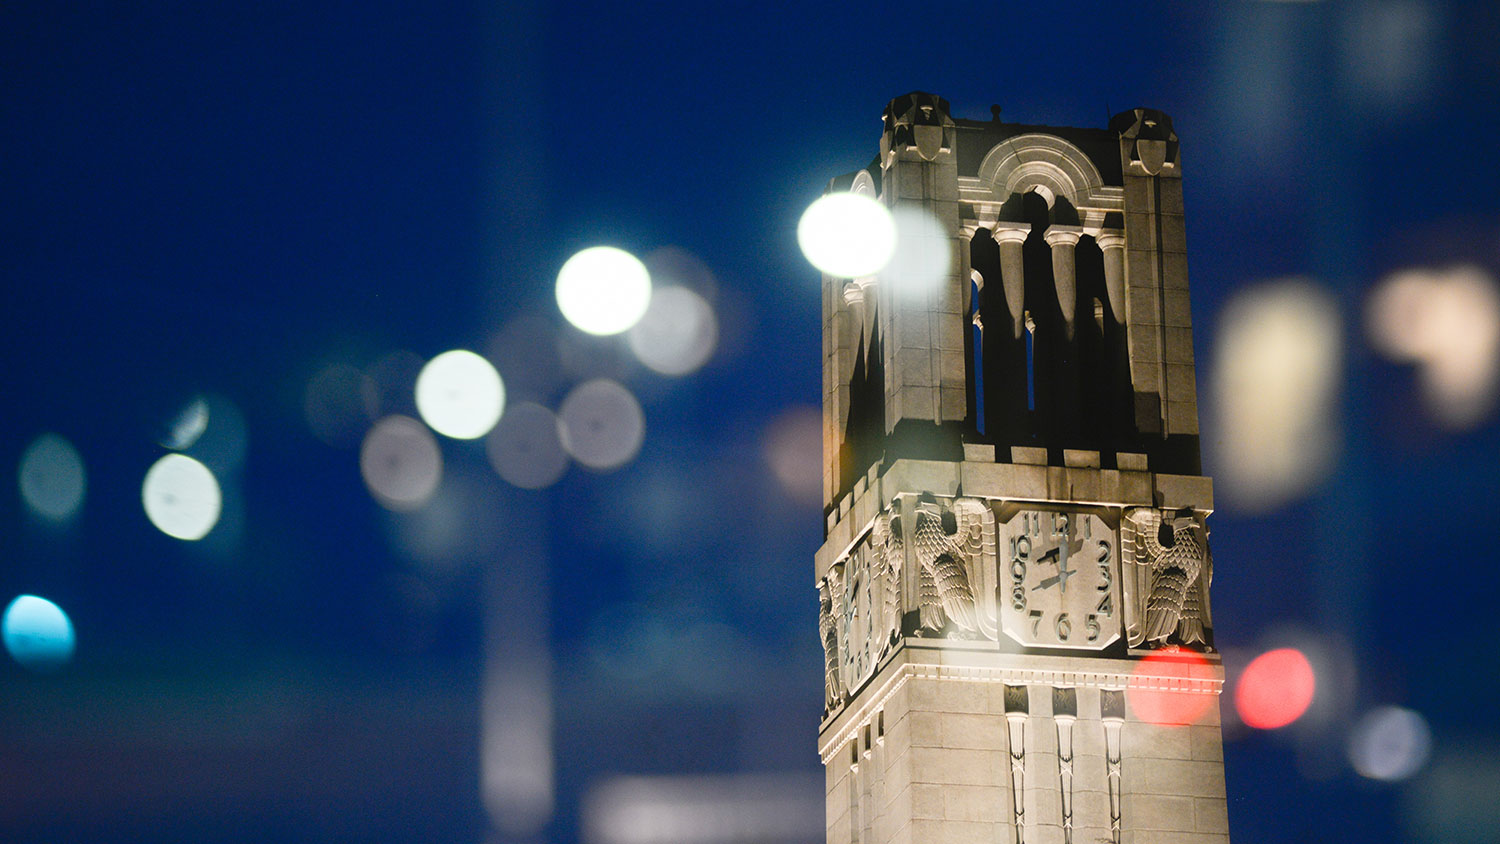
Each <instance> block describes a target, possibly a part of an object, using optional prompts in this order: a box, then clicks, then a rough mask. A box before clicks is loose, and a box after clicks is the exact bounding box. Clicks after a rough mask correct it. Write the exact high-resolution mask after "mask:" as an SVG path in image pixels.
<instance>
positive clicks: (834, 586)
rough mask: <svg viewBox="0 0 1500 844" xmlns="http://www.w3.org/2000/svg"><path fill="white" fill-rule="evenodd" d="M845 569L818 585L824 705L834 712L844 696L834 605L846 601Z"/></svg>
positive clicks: (832, 573) (838, 568)
mask: <svg viewBox="0 0 1500 844" xmlns="http://www.w3.org/2000/svg"><path fill="white" fill-rule="evenodd" d="M842 586H843V568H842V566H835V567H834V569H833V570H832V571H830V572H829V573H828V576H827V577H825V578H823V579H822V580H821V581H819V582H818V632H819V633H820V634H821V635H822V637H823V666H824V673H823V705H824V707H825V708H828V709H832V708H833V706H834V705H835V704H837V703H838V701H839V699H840V697H842V696H843V693H844V690H843V684H842V683H840V682H839V634H838V624H837V622H836V621H835V620H834V606H836V605H837V604H838V603H840V602H841V601H842V599H843V589H842Z"/></svg>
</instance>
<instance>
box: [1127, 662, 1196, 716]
mask: <svg viewBox="0 0 1500 844" xmlns="http://www.w3.org/2000/svg"><path fill="white" fill-rule="evenodd" d="M1214 674H1215V672H1214V667H1213V666H1212V665H1210V664H1209V662H1208V660H1207V659H1204V658H1203V655H1202V654H1199V653H1195V652H1193V651H1153V652H1151V653H1149V654H1147V655H1146V656H1145V658H1143V659H1142V660H1140V661H1139V662H1137V663H1136V664H1135V668H1134V669H1132V670H1131V672H1130V684H1129V685H1128V686H1126V687H1125V700H1126V702H1128V703H1129V705H1130V709H1131V711H1132V712H1134V713H1135V717H1136V718H1137V719H1139V720H1141V721H1145V722H1147V723H1151V724H1156V725H1157V726H1162V727H1175V726H1184V725H1187V724H1193V723H1196V722H1197V721H1198V720H1199V719H1200V718H1202V717H1203V715H1204V714H1205V713H1207V712H1208V709H1209V707H1211V706H1213V704H1214V701H1215V700H1216V699H1217V695H1215V694H1214V693H1213V692H1212V691H1211V690H1210V689H1208V688H1207V685H1208V684H1209V682H1210V681H1212V680H1213V679H1214Z"/></svg>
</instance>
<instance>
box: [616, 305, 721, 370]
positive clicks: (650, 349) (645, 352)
mask: <svg viewBox="0 0 1500 844" xmlns="http://www.w3.org/2000/svg"><path fill="white" fill-rule="evenodd" d="M626 339H627V340H628V341H629V342H630V350H631V351H632V352H635V356H636V357H637V358H638V359H640V362H641V363H643V364H645V365H646V366H647V367H649V368H651V369H653V370H655V371H656V372H660V373H661V374H663V375H686V374H688V373H690V372H695V371H697V370H698V369H699V368H701V367H702V366H703V364H705V363H707V362H708V359H709V357H710V356H712V355H713V353H714V347H715V346H716V345H717V344H718V342H719V323H718V320H717V319H715V318H714V309H713V306H711V305H709V304H708V302H707V301H706V300H705V299H704V298H703V297H702V296H699V295H698V294H697V293H694V292H693V291H691V290H689V289H687V288H686V287H658V288H656V290H655V291H654V292H653V293H652V294H651V305H650V307H648V308H647V309H646V314H645V316H643V317H641V320H640V322H637V323H636V324H635V325H634V326H633V327H631V329H630V332H629V334H627V335H626Z"/></svg>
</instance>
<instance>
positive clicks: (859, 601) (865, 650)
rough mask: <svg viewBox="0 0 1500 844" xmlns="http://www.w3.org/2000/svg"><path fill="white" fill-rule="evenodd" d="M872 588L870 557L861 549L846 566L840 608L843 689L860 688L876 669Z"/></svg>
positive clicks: (851, 557)
mask: <svg viewBox="0 0 1500 844" xmlns="http://www.w3.org/2000/svg"><path fill="white" fill-rule="evenodd" d="M873 591H874V590H873V589H872V588H871V583H870V564H869V555H868V554H867V553H866V552H865V549H863V548H861V549H859V550H857V551H856V552H855V553H854V554H853V555H851V556H850V558H849V562H848V563H847V564H846V565H845V567H844V595H843V601H842V604H843V606H842V607H840V608H839V624H840V625H841V626H842V628H843V629H842V630H841V631H840V633H841V638H840V640H839V641H841V642H843V643H844V647H843V654H842V660H841V662H842V665H841V668H842V670H843V677H842V680H843V682H844V688H846V689H851V690H852V689H857V688H859V685H860V684H861V683H863V682H864V681H865V679H866V678H867V677H868V676H869V674H870V672H871V671H873V670H874V668H875V637H874V635H872V634H873V624H872V622H873V621H874V610H875V607H874V605H873V601H872V597H873Z"/></svg>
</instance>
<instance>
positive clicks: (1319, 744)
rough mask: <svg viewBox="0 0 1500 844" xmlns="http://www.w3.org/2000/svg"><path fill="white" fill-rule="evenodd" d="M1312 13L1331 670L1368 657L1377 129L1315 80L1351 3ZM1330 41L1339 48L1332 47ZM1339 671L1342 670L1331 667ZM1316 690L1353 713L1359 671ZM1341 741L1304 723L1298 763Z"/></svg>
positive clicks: (1320, 542)
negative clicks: (1331, 353)
mask: <svg viewBox="0 0 1500 844" xmlns="http://www.w3.org/2000/svg"><path fill="white" fill-rule="evenodd" d="M1305 11H1306V12H1307V14H1308V15H1309V16H1310V17H1312V18H1313V19H1314V20H1313V26H1311V27H1309V28H1308V29H1309V30H1310V31H1313V32H1321V37H1320V38H1318V39H1317V40H1316V41H1315V42H1314V43H1316V44H1320V45H1323V49H1322V50H1321V51H1316V52H1315V55H1314V58H1313V61H1314V62H1316V63H1317V64H1316V65H1315V71H1314V72H1313V73H1309V74H1306V75H1304V76H1302V77H1301V78H1302V79H1303V80H1304V81H1305V82H1307V88H1306V90H1305V92H1304V95H1305V96H1306V97H1307V100H1308V113H1310V114H1314V115H1318V116H1319V118H1318V119H1313V120H1310V121H1308V123H1309V125H1310V126H1311V128H1312V131H1311V137H1310V138H1309V139H1308V150H1309V152H1308V158H1309V162H1308V163H1309V164H1310V165H1311V166H1310V167H1309V168H1308V172H1309V182H1310V184H1309V191H1308V195H1309V196H1310V197H1311V199H1312V201H1313V203H1314V207H1313V214H1312V216H1311V219H1310V221H1309V224H1310V228H1311V235H1312V236H1311V237H1310V238H1309V243H1310V244H1311V245H1312V249H1311V252H1310V255H1309V258H1310V259H1311V267H1312V271H1313V275H1314V277H1316V278H1318V279H1320V280H1322V281H1324V282H1325V283H1326V284H1327V285H1328V288H1329V290H1331V291H1332V292H1333V294H1334V296H1335V297H1337V298H1338V300H1339V302H1340V304H1341V306H1342V308H1343V312H1344V315H1345V318H1346V326H1347V327H1346V330H1345V335H1344V344H1343V352H1344V354H1343V363H1342V366H1343V373H1342V374H1343V384H1344V390H1343V393H1342V395H1341V396H1340V405H1339V406H1338V407H1337V409H1336V410H1335V411H1334V413H1335V414H1336V415H1335V419H1336V422H1335V424H1337V425H1338V428H1339V431H1340V433H1341V440H1342V442H1341V447H1340V449H1339V451H1338V456H1337V458H1336V462H1335V463H1334V464H1333V466H1332V467H1331V468H1332V471H1331V473H1330V475H1329V477H1330V479H1331V480H1330V481H1328V482H1325V483H1324V484H1323V485H1322V489H1321V493H1320V494H1319V496H1318V497H1317V499H1316V501H1315V503H1314V505H1313V511H1314V512H1315V513H1316V514H1317V525H1318V530H1317V531H1316V533H1315V534H1314V536H1315V542H1316V549H1315V552H1316V560H1317V565H1316V566H1315V567H1314V568H1313V571H1312V577H1313V585H1314V587H1315V590H1316V592H1315V601H1316V603H1315V607H1316V609H1317V612H1318V614H1319V616H1320V618H1319V625H1318V626H1319V627H1320V628H1321V629H1322V630H1323V631H1324V632H1325V633H1328V634H1332V636H1333V637H1334V638H1333V641H1331V642H1330V643H1329V644H1328V648H1329V651H1330V658H1329V665H1328V666H1327V667H1328V668H1333V667H1334V666H1336V665H1337V664H1338V663H1339V660H1338V658H1337V657H1336V656H1332V654H1333V653H1334V652H1336V651H1337V650H1338V649H1340V648H1342V647H1345V646H1348V647H1351V648H1352V649H1353V650H1354V660H1353V663H1352V666H1353V667H1351V668H1350V669H1349V670H1350V671H1351V672H1354V671H1357V666H1359V665H1363V664H1367V663H1366V660H1367V659H1369V658H1370V654H1369V653H1368V651H1366V652H1364V653H1361V652H1360V651H1361V646H1362V645H1363V644H1364V643H1365V641H1366V640H1367V638H1368V637H1367V635H1366V632H1367V631H1368V630H1369V618H1370V600H1371V599H1370V583H1371V573H1370V569H1371V563H1370V556H1371V542H1370V538H1371V537H1372V536H1374V535H1375V533H1374V525H1373V512H1372V508H1371V504H1370V489H1371V486H1372V481H1371V478H1372V470H1371V467H1370V464H1371V454H1372V452H1371V450H1372V448H1373V447H1374V440H1373V437H1372V436H1371V433H1370V426H1369V421H1368V420H1369V404H1370V402H1369V391H1370V379H1369V369H1368V357H1367V355H1366V353H1365V351H1364V348H1365V346H1364V343H1363V342H1362V333H1361V332H1362V326H1363V324H1364V320H1363V318H1362V316H1363V315H1362V312H1361V305H1362V304H1363V291H1364V290H1365V289H1366V288H1367V287H1368V286H1369V281H1370V277H1369V272H1370V266H1371V261H1370V260H1369V249H1370V247H1371V245H1372V244H1373V238H1372V236H1371V231H1370V214H1369V212H1368V210H1367V207H1368V206H1367V203H1368V201H1370V196H1369V191H1368V189H1367V188H1366V184H1367V179H1366V178H1365V175H1366V174H1363V173H1361V172H1360V171H1359V170H1357V169H1356V167H1355V166H1354V163H1355V162H1361V161H1364V160H1365V159H1366V151H1365V147H1366V144H1367V143H1368V142H1369V139H1370V138H1372V137H1378V134H1375V133H1371V132H1369V131H1368V129H1369V127H1368V123H1367V121H1366V120H1364V119H1362V117H1363V115H1361V114H1359V113H1358V112H1357V111H1356V110H1355V109H1353V108H1351V103H1350V93H1349V91H1348V90H1347V89H1346V88H1345V87H1344V86H1340V85H1328V84H1325V83H1317V82H1313V81H1312V80H1316V79H1325V80H1328V79H1332V80H1337V79H1340V78H1341V77H1345V76H1346V68H1345V66H1344V65H1345V63H1346V62H1347V59H1348V57H1347V56H1346V55H1344V54H1343V52H1342V51H1341V50H1340V49H1339V47H1338V46H1337V45H1340V44H1341V41H1340V38H1339V29H1340V24H1341V22H1342V18H1345V17H1347V13H1348V10H1347V9H1346V8H1344V7H1343V6H1342V5H1341V4H1340V5H1335V4H1318V6H1317V7H1315V8H1309V9H1306V10H1305ZM1330 45H1333V46H1330ZM1335 670H1336V669H1335ZM1318 679H1319V683H1320V684H1321V686H1320V689H1319V693H1320V694H1323V693H1324V691H1325V690H1327V692H1328V694H1326V695H1325V699H1324V701H1322V702H1321V703H1320V704H1317V711H1316V712H1315V713H1313V717H1312V718H1309V719H1308V723H1309V726H1311V725H1312V724H1315V723H1317V724H1321V725H1338V724H1342V723H1346V720H1347V719H1348V718H1349V717H1351V716H1352V714H1353V710H1354V706H1355V701H1356V698H1357V695H1358V690H1357V688H1356V683H1357V677H1356V676H1345V677H1320V678H1318ZM1342 747H1343V744H1342V742H1331V741H1327V740H1326V739H1324V738H1323V737H1322V736H1315V735H1314V734H1313V732H1312V731H1311V730H1310V729H1307V730H1304V732H1302V733H1301V735H1300V740H1299V741H1298V743H1297V750H1298V762H1299V768H1300V769H1301V770H1302V772H1303V774H1304V775H1305V776H1308V777H1313V778H1319V779H1331V778H1332V777H1334V776H1336V775H1337V774H1338V772H1339V771H1341V770H1342V769H1343V765H1344V758H1343V751H1342Z"/></svg>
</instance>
